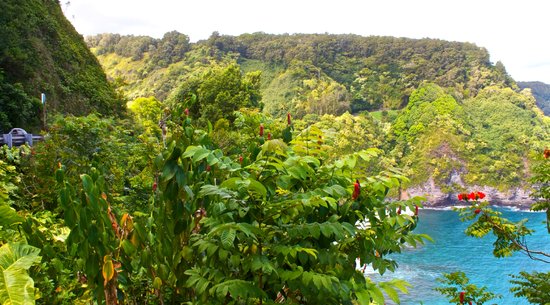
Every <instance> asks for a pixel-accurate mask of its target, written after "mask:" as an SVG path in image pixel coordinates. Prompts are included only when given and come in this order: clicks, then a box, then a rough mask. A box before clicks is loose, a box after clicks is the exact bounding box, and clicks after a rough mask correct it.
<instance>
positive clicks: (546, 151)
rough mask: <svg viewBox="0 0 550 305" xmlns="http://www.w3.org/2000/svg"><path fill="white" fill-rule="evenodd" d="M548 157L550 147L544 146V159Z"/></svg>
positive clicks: (549, 155)
mask: <svg viewBox="0 0 550 305" xmlns="http://www.w3.org/2000/svg"><path fill="white" fill-rule="evenodd" d="M548 158H550V149H548V148H545V149H544V159H548Z"/></svg>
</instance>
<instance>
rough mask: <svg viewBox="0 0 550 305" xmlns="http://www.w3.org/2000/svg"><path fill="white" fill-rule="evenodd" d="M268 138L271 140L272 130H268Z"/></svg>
mask: <svg viewBox="0 0 550 305" xmlns="http://www.w3.org/2000/svg"><path fill="white" fill-rule="evenodd" d="M267 139H268V140H271V132H268V133H267Z"/></svg>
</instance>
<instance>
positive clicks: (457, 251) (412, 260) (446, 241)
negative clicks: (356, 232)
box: [366, 208, 550, 305]
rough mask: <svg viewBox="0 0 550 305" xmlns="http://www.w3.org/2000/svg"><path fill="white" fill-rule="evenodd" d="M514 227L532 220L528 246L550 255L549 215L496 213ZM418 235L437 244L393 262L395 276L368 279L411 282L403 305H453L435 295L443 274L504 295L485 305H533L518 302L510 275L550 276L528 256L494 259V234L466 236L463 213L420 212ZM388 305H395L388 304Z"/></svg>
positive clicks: (402, 297) (373, 275) (544, 265)
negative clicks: (534, 273)
mask: <svg viewBox="0 0 550 305" xmlns="http://www.w3.org/2000/svg"><path fill="white" fill-rule="evenodd" d="M496 209H497V210H499V211H500V212H502V213H503V215H502V216H503V217H506V218H508V219H510V220H512V221H519V220H521V219H525V218H527V219H529V221H528V223H527V227H529V228H531V229H533V230H535V233H533V234H532V235H530V236H528V237H527V243H528V244H527V245H528V246H529V248H530V249H533V250H542V251H545V252H547V253H550V242H549V241H550V234H548V232H547V230H546V226H545V223H544V220H545V219H546V218H545V214H544V213H534V212H528V211H515V210H510V209H503V208H496ZM419 217H420V220H419V223H418V226H417V227H416V229H415V233H425V234H428V235H429V236H431V237H432V238H433V239H434V242H433V243H432V242H429V241H427V242H426V244H425V245H420V246H418V247H417V248H412V249H406V250H405V251H404V252H403V253H400V254H395V255H393V256H392V258H393V259H395V261H397V263H398V264H399V267H398V268H397V270H396V272H393V273H392V272H386V273H385V274H384V275H383V276H380V275H379V274H377V273H375V272H373V271H372V270H371V271H367V274H366V275H367V276H369V277H371V278H372V279H373V280H375V281H386V280H390V279H394V278H399V279H403V280H406V281H407V282H409V283H410V284H411V285H412V287H410V288H409V294H407V295H400V300H401V304H405V305H408V304H425V305H443V304H445V305H447V304H449V302H448V301H447V299H445V298H444V297H443V296H442V295H440V294H439V293H438V292H437V291H435V290H434V288H435V287H438V286H439V285H440V284H439V283H438V282H437V281H436V279H437V278H439V277H441V276H442V274H443V273H450V272H455V271H463V272H464V273H466V276H468V278H469V279H470V282H471V283H473V284H475V285H476V286H478V287H482V286H487V288H488V291H491V292H493V293H498V294H500V295H502V298H501V299H493V300H491V301H489V302H488V303H486V304H499V305H519V304H529V303H528V302H527V300H526V299H524V298H516V297H514V295H513V294H512V293H511V292H510V287H512V284H511V283H510V282H509V280H510V279H511V278H510V276H509V275H510V274H518V273H519V272H520V271H539V272H548V271H550V264H547V263H544V262H539V261H534V260H531V259H529V258H528V257H527V256H526V255H525V254H522V253H519V252H518V253H515V254H514V255H513V256H511V257H507V258H495V257H494V256H493V253H492V251H493V245H492V243H493V242H494V240H495V238H494V237H493V235H492V234H491V233H489V234H488V235H487V236H485V237H484V238H481V239H478V238H474V237H469V236H466V234H464V230H465V229H466V227H467V226H468V223H463V222H461V221H460V219H459V217H458V212H455V211H452V210H433V209H421V210H420V212H419ZM387 304H393V303H391V300H388V302H387Z"/></svg>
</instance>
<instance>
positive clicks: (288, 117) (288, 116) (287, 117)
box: [286, 112, 292, 125]
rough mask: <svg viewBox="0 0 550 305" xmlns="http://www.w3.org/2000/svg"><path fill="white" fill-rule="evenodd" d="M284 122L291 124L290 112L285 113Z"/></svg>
mask: <svg viewBox="0 0 550 305" xmlns="http://www.w3.org/2000/svg"><path fill="white" fill-rule="evenodd" d="M286 122H287V123H288V125H290V124H292V120H291V119H290V112H288V113H287V114H286Z"/></svg>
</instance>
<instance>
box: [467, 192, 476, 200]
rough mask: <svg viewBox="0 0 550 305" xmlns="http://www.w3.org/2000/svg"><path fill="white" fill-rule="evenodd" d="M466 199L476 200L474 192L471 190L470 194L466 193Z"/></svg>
mask: <svg viewBox="0 0 550 305" xmlns="http://www.w3.org/2000/svg"><path fill="white" fill-rule="evenodd" d="M468 200H476V193H474V192H471V193H470V194H468Z"/></svg>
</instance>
